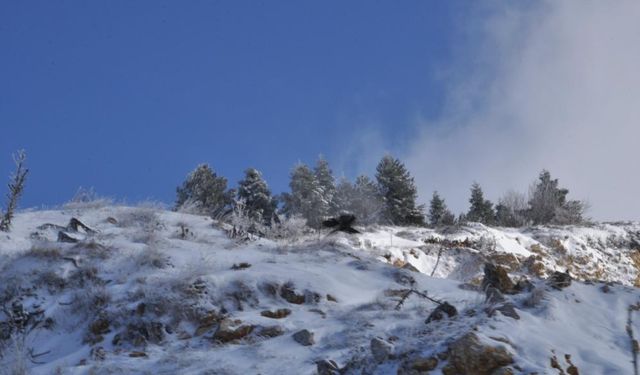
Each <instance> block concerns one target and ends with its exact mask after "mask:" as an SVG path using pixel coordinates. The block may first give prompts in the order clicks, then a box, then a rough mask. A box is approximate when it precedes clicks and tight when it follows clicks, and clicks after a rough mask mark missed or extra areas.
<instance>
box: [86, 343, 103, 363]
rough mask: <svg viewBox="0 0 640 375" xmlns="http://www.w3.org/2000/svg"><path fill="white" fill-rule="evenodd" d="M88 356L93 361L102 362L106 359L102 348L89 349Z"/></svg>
mask: <svg viewBox="0 0 640 375" xmlns="http://www.w3.org/2000/svg"><path fill="white" fill-rule="evenodd" d="M89 356H90V357H91V359H92V360H94V361H104V360H105V358H107V352H106V351H105V350H104V348H103V347H102V346H96V347H93V348H91V352H90V353H89Z"/></svg>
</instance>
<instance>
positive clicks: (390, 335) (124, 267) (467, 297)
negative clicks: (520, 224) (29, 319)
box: [0, 205, 640, 374]
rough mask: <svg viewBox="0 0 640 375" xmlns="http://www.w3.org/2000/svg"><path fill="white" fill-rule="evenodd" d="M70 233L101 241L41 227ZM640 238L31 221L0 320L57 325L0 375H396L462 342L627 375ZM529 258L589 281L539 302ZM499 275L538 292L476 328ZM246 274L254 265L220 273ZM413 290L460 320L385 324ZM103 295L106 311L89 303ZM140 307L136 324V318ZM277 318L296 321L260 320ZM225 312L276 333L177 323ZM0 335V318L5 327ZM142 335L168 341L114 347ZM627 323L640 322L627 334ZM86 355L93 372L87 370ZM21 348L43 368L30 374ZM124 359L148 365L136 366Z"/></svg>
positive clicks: (420, 316)
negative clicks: (258, 233) (390, 352)
mask: <svg viewBox="0 0 640 375" xmlns="http://www.w3.org/2000/svg"><path fill="white" fill-rule="evenodd" d="M72 217H74V218H77V219H79V220H80V221H82V222H83V223H84V224H86V225H87V226H89V227H90V228H92V229H94V230H96V231H97V233H95V234H92V233H82V232H80V233H69V234H70V235H72V236H73V237H75V238H78V239H80V240H81V241H80V242H79V243H77V244H76V243H60V242H57V239H58V230H57V229H53V228H49V229H38V228H39V227H40V226H41V225H43V224H45V223H51V224H56V225H60V226H66V225H67V223H68V222H69V220H70V219H71V218H72ZM108 218H113V219H115V220H116V221H117V222H116V223H115V224H114V223H113V220H108ZM183 228H187V229H188V233H186V235H184V236H183V233H184V231H183ZM639 234H640V225H639V224H634V223H627V224H598V225H594V226H592V227H535V228H528V229H507V228H488V227H485V226H483V225H480V224H472V225H468V226H465V227H460V228H447V229H445V230H440V231H436V230H433V229H425V228H397V227H384V226H380V227H372V228H367V229H366V230H364V231H363V233H362V234H360V235H355V236H347V235H340V234H339V235H332V236H328V237H327V236H324V235H323V236H318V235H309V236H303V237H302V238H298V239H297V240H296V241H292V240H287V239H282V240H278V241H272V240H268V239H256V240H253V241H236V240H232V239H229V238H228V236H227V235H226V233H225V231H224V227H223V226H220V225H217V224H216V223H215V222H214V221H213V220H211V219H209V218H207V217H202V216H195V215H189V214H184V213H178V212H170V211H164V210H162V209H160V208H158V207H153V206H141V207H122V206H110V205H106V206H103V207H99V206H98V207H86V208H83V207H82V206H78V207H74V208H67V209H60V210H47V211H25V212H21V213H19V214H18V215H17V216H16V218H15V221H14V223H13V227H12V231H11V232H10V233H8V234H5V233H1V234H0V304H2V303H3V304H4V307H5V308H7V309H10V307H11V303H12V302H14V301H19V302H20V303H21V304H22V305H23V306H24V308H25V309H26V310H27V311H35V310H38V309H39V310H40V311H42V316H43V317H47V318H51V319H52V321H53V324H52V326H51V327H49V328H45V327H43V326H38V327H36V328H35V329H33V330H32V331H31V332H29V333H28V334H25V335H19V334H18V333H14V334H13V336H12V337H11V338H10V339H9V340H4V341H2V339H0V365H2V366H0V368H2V369H3V370H0V372H2V371H8V373H11V371H13V370H15V368H16V366H18V365H19V364H21V363H23V364H24V365H25V366H26V367H27V368H28V373H30V374H51V373H56V372H58V373H63V374H87V373H96V374H107V373H154V374H174V373H180V374H206V373H209V374H249V373H261V374H281V373H295V374H313V373H315V371H316V364H315V362H316V361H318V360H323V359H331V360H334V361H336V362H337V363H338V364H339V365H341V366H345V365H347V364H350V366H351V367H350V368H351V369H352V370H351V371H352V373H361V372H366V373H372V374H386V373H396V371H397V369H398V367H399V366H401V364H402V363H403V361H404V360H406V359H410V358H413V357H415V356H434V355H436V354H438V353H442V352H444V351H445V350H446V348H447V346H448V345H449V344H450V343H451V342H452V341H454V340H455V339H457V338H458V337H460V336H462V335H463V334H465V333H467V332H470V331H473V332H476V333H477V334H478V336H479V337H480V338H481V339H482V340H483V341H484V342H486V343H488V344H490V345H493V346H497V345H501V346H504V347H506V348H507V349H508V350H509V351H510V352H511V353H513V356H514V360H515V364H514V366H518V368H520V369H521V370H520V371H521V372H523V373H530V372H538V373H541V374H542V373H556V371H557V370H553V369H551V368H550V358H551V356H553V355H556V357H557V358H558V362H560V363H561V365H563V366H564V367H565V368H566V367H567V365H566V364H565V359H564V358H565V357H564V356H565V354H569V355H570V356H571V357H570V358H571V361H572V362H573V363H574V364H575V365H576V366H577V367H578V368H579V369H580V371H581V373H589V374H625V373H633V372H632V365H631V346H630V345H631V344H630V340H629V337H628V336H627V332H626V331H625V326H626V323H627V308H628V306H630V305H632V304H636V303H638V302H639V301H640V293H638V290H637V289H636V288H634V287H633V285H634V283H635V280H636V278H637V277H638V269H637V265H636V264H635V263H634V256H635V255H634V254H635V252H637V248H635V247H634V246H636V244H637V241H638V240H640V236H639ZM634 241H636V242H634ZM438 254H440V255H438ZM536 257H538V258H539V259H537V260H536V261H537V262H540V263H541V264H542V266H543V269H542V270H541V271H540V275H541V276H543V277H544V276H547V275H549V274H550V273H552V272H553V271H556V270H557V271H564V270H565V269H567V268H570V272H571V274H572V275H574V277H576V278H577V279H578V280H593V281H588V282H587V283H585V282H581V281H574V282H573V283H572V285H571V286H570V287H568V288H566V289H563V290H554V289H551V288H549V287H547V286H545V281H544V280H543V279H539V278H538V277H537V274H536V273H534V272H531V271H530V269H529V266H528V264H529V263H527V262H531V261H532V260H535V258H536ZM503 259H507V260H508V264H506V263H505V266H508V268H509V271H510V273H511V276H512V278H514V279H517V278H518V277H521V276H526V277H528V278H529V279H531V280H532V281H533V283H534V285H535V286H536V288H538V289H540V290H544V298H542V300H541V301H539V302H538V304H537V305H536V306H532V307H530V306H528V305H527V304H526V303H525V301H526V300H527V299H528V298H530V293H526V292H525V293H520V294H516V295H508V296H506V299H507V301H508V302H511V303H513V304H514V305H515V306H516V310H517V313H518V314H519V315H520V319H519V320H514V319H512V318H509V317H506V316H504V315H502V314H501V313H497V314H496V315H493V316H488V315H487V314H486V313H484V311H485V309H486V308H487V303H486V302H485V296H484V294H483V293H481V292H479V291H477V290H478V289H477V288H474V287H473V284H474V283H475V284H476V285H477V283H478V281H479V278H480V277H481V275H482V267H483V264H484V262H485V261H497V260H500V261H502V260H503ZM74 263H76V264H77V265H76V264H74ZM241 263H248V264H249V265H250V267H248V268H245V269H240V270H234V269H232V267H233V266H234V265H239V264H241ZM409 265H410V266H411V267H409ZM410 268H414V269H415V270H417V271H418V272H414V271H412V270H411V269H410ZM80 271H82V272H85V273H82V274H81V272H80ZM87 272H88V273H87ZM91 272H94V274H93V276H91V275H89V273H91ZM432 273H433V275H434V277H430V276H429V275H431V274H432ZM83 275H84V276H83ZM87 275H89V276H87ZM56 282H60V283H61V284H60V285H61V286H59V287H56V285H57V284H55V283H56ZM605 282H611V283H610V284H605ZM286 283H291V285H293V288H294V289H295V292H296V293H298V294H305V293H306V295H307V301H306V302H305V303H303V304H293V303H289V302H287V301H286V300H285V299H284V298H282V296H281V295H279V294H276V295H272V294H270V293H269V292H268V291H267V289H268V288H267V287H266V285H277V286H282V285H284V284H286ZM605 285H606V288H604V287H605ZM412 287H413V288H414V289H415V290H417V291H421V292H426V293H427V294H428V296H430V297H432V298H435V299H437V300H441V301H447V302H449V303H450V304H452V305H454V306H455V307H456V308H457V309H458V311H459V312H460V314H459V316H458V317H456V318H453V319H450V320H444V321H437V322H432V323H429V324H426V323H425V319H426V317H427V316H428V315H429V314H430V313H431V311H433V309H434V308H435V307H436V306H437V305H436V304H435V303H434V302H431V301H429V300H427V299H424V298H422V297H420V296H418V295H411V296H409V297H408V298H407V299H406V301H405V302H404V303H403V304H402V305H401V306H400V307H399V308H396V307H397V306H398V302H399V298H400V297H399V295H401V294H403V293H405V292H406V291H407V290H408V289H410V288H412ZM603 288H604V289H603ZM605 289H606V292H605ZM314 293H316V294H317V301H315V299H316V298H315V297H313V295H314ZM399 293H400V294H399ZM8 295H9V296H10V297H7V298H5V296H8ZM327 295H330V296H331V297H332V298H331V299H335V300H336V301H335V302H334V301H331V300H329V298H328V297H327ZM309 296H311V297H309ZM101 297H104V298H106V299H105V300H104V301H103V302H100V301H101V300H100V298H101ZM141 303H144V304H145V306H146V310H145V311H146V312H144V313H142V315H138V314H137V313H136V309H138V308H139V307H140V304H141ZM282 308H287V309H290V310H291V315H289V316H288V317H286V318H284V319H271V318H266V317H264V316H262V315H261V314H260V312H261V311H263V310H275V309H282ZM221 310H223V311H226V312H225V314H226V315H227V316H228V318H229V319H230V321H231V320H239V321H240V322H241V323H237V324H238V325H253V326H256V327H260V326H262V327H268V326H273V325H278V326H280V327H281V328H282V329H283V331H284V334H283V335H281V336H278V337H273V338H264V337H257V336H256V335H249V336H248V337H246V338H244V339H242V340H239V341H236V342H231V343H218V342H215V341H214V340H212V335H213V333H214V332H215V329H216V327H212V329H211V330H209V331H207V332H205V333H204V334H202V335H199V336H196V335H195V331H196V329H197V328H198V326H199V323H198V321H197V319H195V320H194V319H192V318H188V317H190V316H192V315H194V314H196V315H197V314H201V313H202V312H203V311H204V312H207V311H213V312H216V313H219V312H220V311H221ZM198 316H199V317H200V315H198ZM100 317H106V319H108V320H109V323H110V325H109V330H108V332H106V333H104V334H103V337H102V338H101V340H98V342H95V343H91V342H88V341H87V337H88V331H89V329H88V327H89V325H90V324H91V323H92V322H94V321H96V319H99V318H100ZM7 319H8V316H7V315H6V313H3V312H0V322H3V321H7ZM198 319H199V318H198ZM636 320H637V321H636ZM140 322H145V323H151V322H157V323H161V324H162V326H163V327H165V332H164V337H163V338H162V340H161V341H160V342H158V343H154V342H152V341H151V340H150V341H149V342H147V343H146V344H143V345H139V346H136V345H134V344H132V343H130V342H125V343H124V344H122V343H114V342H113V341H114V338H115V337H116V335H118V334H122V333H123V332H125V331H126V330H127V327H128V326H129V325H131V324H138V323H140ZM638 322H640V316H638V317H637V319H635V320H634V322H633V330H634V332H638V329H639V328H640V327H639V325H640V323H638ZM167 327H170V330H169V331H170V332H167V330H166V328H167ZM0 328H1V327H0ZM301 329H308V330H309V331H311V332H313V333H314V338H315V342H316V343H315V344H314V345H312V346H309V347H305V346H301V345H299V344H298V343H296V342H295V341H294V340H293V339H292V338H291V336H292V335H293V334H294V333H295V332H297V331H299V330H301ZM375 337H380V338H382V339H384V340H387V341H389V342H391V343H392V344H393V347H394V351H395V353H398V354H402V355H398V356H396V357H395V358H392V359H388V360H387V361H384V362H382V363H380V364H378V363H375V361H373V359H372V354H371V351H370V349H369V345H370V341H371V339H373V338H375ZM22 338H23V339H24V345H20V344H21V339H22ZM98 347H101V348H102V349H103V350H104V352H105V358H104V359H103V360H101V359H98V358H96V357H95V355H92V354H91V353H92V349H93V350H94V351H95V350H96V348H98ZM29 350H32V353H34V354H42V355H38V356H37V357H36V358H31V359H33V361H31V360H30V358H29V354H28V351H29ZM135 351H142V352H144V353H145V354H146V356H145V357H141V358H134V357H130V354H131V353H132V352H135ZM446 363H447V361H446V360H440V363H439V365H438V368H437V369H436V370H434V371H433V372H432V373H433V374H440V373H441V371H442V368H443V367H444V366H446Z"/></svg>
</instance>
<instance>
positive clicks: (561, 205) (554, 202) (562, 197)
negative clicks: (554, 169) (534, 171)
mask: <svg viewBox="0 0 640 375" xmlns="http://www.w3.org/2000/svg"><path fill="white" fill-rule="evenodd" d="M568 194H569V190H567V189H561V188H559V187H558V179H552V178H551V173H549V171H547V170H542V172H540V175H539V176H538V182H537V183H536V184H535V185H534V186H533V187H532V189H531V198H530V199H529V210H528V211H527V213H528V215H527V216H528V218H529V219H530V220H531V221H532V222H533V224H536V225H537V224H548V223H554V224H575V223H579V222H581V221H582V220H583V218H582V215H583V213H584V210H585V208H586V205H585V204H584V203H583V202H580V201H569V202H567V195H568Z"/></svg>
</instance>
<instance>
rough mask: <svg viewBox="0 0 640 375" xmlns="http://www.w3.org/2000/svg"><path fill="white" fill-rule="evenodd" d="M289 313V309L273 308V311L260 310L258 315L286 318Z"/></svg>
mask: <svg viewBox="0 0 640 375" xmlns="http://www.w3.org/2000/svg"><path fill="white" fill-rule="evenodd" d="M290 314H291V310H289V309H278V310H275V311H271V310H264V311H262V312H261V313H260V315H262V316H264V317H265V318H271V319H282V318H286V317H287V316H289V315H290Z"/></svg>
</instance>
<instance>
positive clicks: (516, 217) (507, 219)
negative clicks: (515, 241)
mask: <svg viewBox="0 0 640 375" xmlns="http://www.w3.org/2000/svg"><path fill="white" fill-rule="evenodd" d="M526 211H527V202H526V199H525V197H524V195H522V194H520V193H518V192H515V191H508V192H507V193H506V194H505V195H504V196H503V197H502V198H500V200H499V202H498V205H497V206H496V223H497V224H498V225H500V226H503V227H521V226H523V225H525V224H526V216H525V215H526Z"/></svg>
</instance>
